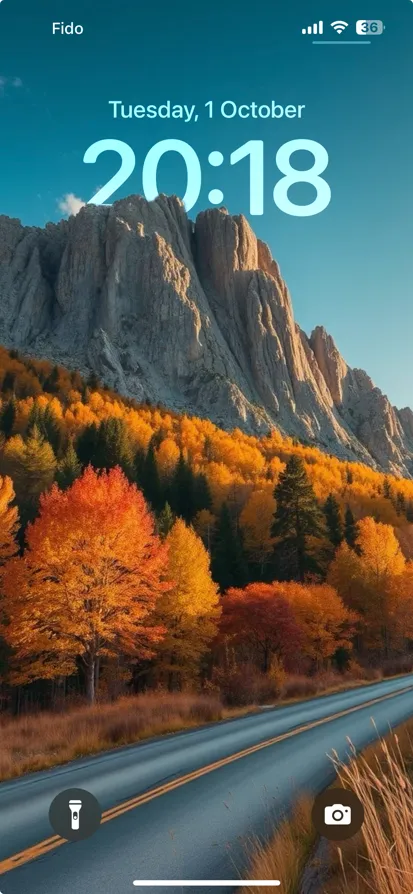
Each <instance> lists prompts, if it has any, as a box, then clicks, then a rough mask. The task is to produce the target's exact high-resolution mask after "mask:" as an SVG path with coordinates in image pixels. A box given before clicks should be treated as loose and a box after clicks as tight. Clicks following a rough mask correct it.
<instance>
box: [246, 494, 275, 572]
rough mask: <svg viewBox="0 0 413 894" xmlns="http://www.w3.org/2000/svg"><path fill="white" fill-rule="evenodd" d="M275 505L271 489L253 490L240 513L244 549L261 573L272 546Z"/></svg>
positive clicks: (267, 560) (269, 556) (270, 553)
mask: <svg viewBox="0 0 413 894" xmlns="http://www.w3.org/2000/svg"><path fill="white" fill-rule="evenodd" d="M275 507H276V503H275V499H274V497H273V494H272V490H253V491H252V493H251V495H250V497H249V498H248V500H247V502H246V504H245V506H244V508H243V510H242V512H241V515H240V520H239V524H240V528H241V530H242V532H243V534H244V547H245V550H246V552H247V554H248V557H249V559H250V561H251V562H253V563H254V564H255V565H257V566H258V569H259V572H260V574H261V575H262V574H263V572H264V568H265V566H266V564H267V562H269V560H270V558H271V556H272V551H273V548H274V539H273V537H271V526H272V522H273V515H274V512H275Z"/></svg>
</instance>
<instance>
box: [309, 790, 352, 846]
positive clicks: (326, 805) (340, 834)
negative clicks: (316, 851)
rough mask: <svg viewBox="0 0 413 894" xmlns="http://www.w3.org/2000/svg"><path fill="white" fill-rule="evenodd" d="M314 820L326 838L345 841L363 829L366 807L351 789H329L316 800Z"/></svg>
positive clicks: (318, 829) (313, 811) (316, 826)
mask: <svg viewBox="0 0 413 894" xmlns="http://www.w3.org/2000/svg"><path fill="white" fill-rule="evenodd" d="M312 820H313V825H314V826H315V828H316V829H317V832H319V834H320V835H323V836H324V838H328V839H329V841H345V840H346V839H347V838H352V837H353V835H356V833H357V832H358V831H359V829H361V827H362V825H363V820H364V807H363V805H362V803H361V801H360V799H359V798H358V797H357V795H356V794H355V793H354V792H353V791H352V790H351V789H347V788H329V789H326V790H325V791H324V792H321V793H320V794H319V795H317V797H316V798H315V800H314V804H313V810H312Z"/></svg>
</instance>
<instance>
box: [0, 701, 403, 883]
mask: <svg viewBox="0 0 413 894" xmlns="http://www.w3.org/2000/svg"><path fill="white" fill-rule="evenodd" d="M412 689H413V685H411V686H406V687H405V688H404V689H399V690H397V692H390V693H387V694H386V695H379V696H377V697H376V698H372V699H370V701H368V702H363V703H362V704H361V705H354V706H353V707H352V708H346V709H345V710H344V711H339V712H338V713H336V714H330V715H329V717H322V718H320V720H313V721H312V723H306V724H303V726H299V727H295V729H292V730H289V732H287V733H281V735H278V736H273V738H271V739H266V740H265V742H259V743H258V744H257V745H251V746H250V747H249V748H244V749H243V750H242V751H237V752H236V753H235V754H230V755H229V756H228V757H224V758H221V759H220V760H217V761H214V762H213V763H212V764H207V765H206V766H205V767H200V768H199V769H198V770H193V771H192V772H191V773H186V774H185V775H184V776H180V777H179V778H177V779H172V780H171V781H170V782H166V783H164V784H163V785H159V786H157V787H156V788H152V789H150V790H149V791H147V792H145V793H144V794H143V795H137V796H136V797H135V798H130V799H129V800H128V801H124V802H123V803H122V804H118V805H117V806H116V807H112V808H111V809H110V810H105V811H104V813H103V814H102V823H107V822H109V820H112V819H116V817H117V816H122V814H123V813H127V812H128V811H129V810H134V809H135V808H136V807H140V806H141V805H142V804H147V802H148V801H152V800H154V798H159V797H160V796H161V795H166V794H167V792H171V791H174V789H176V788H180V787H181V785H186V783H187V782H192V781H193V780H194V779H199V778H200V777H201V776H206V774H207V773H212V772H213V770H219V769H220V767H225V766H227V764H231V763H233V761H238V760H241V758H243V757H248V756H249V755H250V754H255V753H256V752H257V751H261V750H262V749H263V748H270V747H271V746H272V745H276V744H277V743H278V742H284V741H285V740H286V739H290V738H292V737H293V736H298V735H300V733H303V732H306V731H307V730H311V729H315V727H317V726H322V725H323V724H324V723H330V722H331V721H333V720H339V718H340V717H346V716H348V715H349V714H354V713H355V712H356V711H361V710H363V709H365V708H369V707H371V706H372V705H376V704H378V703H379V702H384V701H386V700H387V699H390V698H395V697H396V696H398V695H403V693H405V692H409V691H410V690H412ZM62 844H67V841H66V839H65V838H60V836H59V835H53V836H52V837H51V838H46V839H45V840H44V841H40V842H39V843H38V844H34V845H33V846H32V847H28V848H25V850H23V851H20V852H19V853H18V854H14V855H13V856H12V857H7V858H6V859H5V860H2V861H1V862H0V875H3V874H4V873H5V872H10V871H11V870H12V869H16V868H17V867H18V866H22V865H23V864H24V863H28V862H30V861H31V860H35V859H36V858H38V857H42V856H43V855H44V854H47V853H49V851H52V850H55V849H56V848H58V847H60V846H61V845H62Z"/></svg>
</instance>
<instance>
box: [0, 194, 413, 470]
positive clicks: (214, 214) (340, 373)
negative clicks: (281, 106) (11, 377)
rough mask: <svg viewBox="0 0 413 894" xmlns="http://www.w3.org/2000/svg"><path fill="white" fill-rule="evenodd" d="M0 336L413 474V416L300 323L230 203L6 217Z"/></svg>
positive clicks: (123, 386)
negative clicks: (41, 218) (41, 221)
mask: <svg viewBox="0 0 413 894" xmlns="http://www.w3.org/2000/svg"><path fill="white" fill-rule="evenodd" d="M0 341H1V342H2V343H3V344H5V345H6V346H7V347H17V348H19V349H20V350H22V351H24V352H26V353H30V354H33V355H35V356H43V357H47V358H49V359H52V360H54V361H56V362H59V363H62V364H65V365H67V366H69V367H72V368H73V367H77V368H79V369H80V370H81V371H82V372H83V373H87V372H88V371H90V370H94V371H95V372H96V373H97V374H98V375H99V376H100V377H101V378H103V380H104V381H105V382H106V383H107V384H108V385H110V386H111V387H113V388H115V389H117V390H118V391H120V392H121V393H123V394H127V395H130V396H134V397H135V398H137V399H138V400H142V399H145V398H147V399H149V400H150V401H151V402H161V403H162V404H164V405H166V406H169V407H171V408H173V409H176V410H185V411H187V412H188V413H194V414H196V415H199V416H208V417H209V418H211V419H212V420H213V421H214V422H216V423H217V424H218V425H220V426H223V427H226V428H231V427H235V426H238V427H240V428H243V429H245V430H247V431H254V432H260V431H265V430H267V429H268V428H269V427H270V426H276V427H277V428H278V429H280V430H281V431H282V432H284V433H288V434H290V435H294V436H296V437H298V438H301V439H305V440H306V441H309V442H311V443H314V444H317V445H319V446H321V447H322V449H324V450H327V451H328V452H330V453H334V454H337V455H338V456H340V457H347V458H349V459H359V460H360V461H362V462H366V463H369V464H371V465H377V466H380V467H381V468H383V469H385V470H388V471H391V472H393V473H396V474H397V473H398V474H402V475H408V476H410V475H412V474H413V413H412V412H411V410H409V409H404V410H400V411H399V410H397V409H395V408H394V407H392V406H391V404H390V402H389V401H388V399H387V397H385V396H384V395H383V394H382V393H381V392H380V391H379V389H378V388H375V387H374V385H373V383H372V381H371V380H370V379H369V377H368V376H367V374H366V373H365V372H363V371H362V370H357V369H350V368H349V367H348V366H347V364H346V363H345V361H344V360H343V358H342V357H341V355H340V353H339V352H338V350H337V348H336V346H335V344H334V341H333V339H332V338H331V337H330V336H329V335H328V334H327V333H326V332H325V330H324V329H322V328H321V327H317V328H316V329H315V330H314V332H313V333H312V335H311V336H310V338H308V337H307V336H306V335H305V333H304V332H302V330H301V329H300V328H299V326H298V325H297V323H296V322H295V321H294V316H293V310H292V305H291V300H290V296H289V293H288V290H287V287H286V285H285V283H284V281H283V279H282V277H281V274H280V271H279V267H278V265H277V263H276V262H275V261H274V260H273V258H272V257H271V254H270V251H269V249H268V247H267V245H265V244H264V243H262V242H260V240H259V239H257V238H256V236H255V235H254V233H253V231H252V230H251V227H250V226H249V224H248V222H247V220H246V219H245V218H244V217H242V216H240V217H231V216H230V215H229V214H228V213H227V212H226V210H225V209H212V210H209V211H204V212H201V213H200V214H199V215H198V217H197V219H196V221H195V223H193V222H191V221H190V220H189V219H188V217H187V215H186V213H185V211H184V208H183V205H182V203H181V201H180V200H179V199H177V198H175V197H166V196H159V197H158V198H157V199H155V201H153V202H147V201H146V200H145V199H143V198H142V197H140V196H130V197H128V198H126V199H122V200H121V201H119V202H115V204H113V205H112V206H100V207H96V206H93V205H88V206H86V207H84V208H83V209H82V210H81V211H80V213H79V214H78V215H77V216H76V217H71V218H70V219H69V220H63V221H60V223H58V224H48V225H47V226H46V227H45V228H44V229H41V228H37V227H24V226H22V224H21V223H20V221H18V220H13V219H10V218H8V217H4V216H1V217H0Z"/></svg>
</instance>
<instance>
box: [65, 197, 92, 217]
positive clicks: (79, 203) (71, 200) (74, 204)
mask: <svg viewBox="0 0 413 894" xmlns="http://www.w3.org/2000/svg"><path fill="white" fill-rule="evenodd" d="M84 205H86V202H84V201H83V199H79V198H78V196H75V194H74V193H73V192H67V193H66V195H64V196H63V198H62V199H60V201H59V210H60V211H62V212H63V214H67V215H68V216H70V215H71V214H73V215H75V214H78V213H79V211H80V209H81V208H83V207H84Z"/></svg>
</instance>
